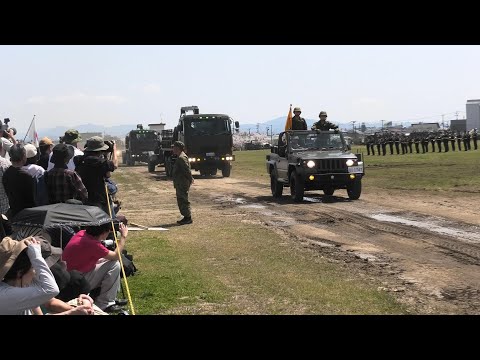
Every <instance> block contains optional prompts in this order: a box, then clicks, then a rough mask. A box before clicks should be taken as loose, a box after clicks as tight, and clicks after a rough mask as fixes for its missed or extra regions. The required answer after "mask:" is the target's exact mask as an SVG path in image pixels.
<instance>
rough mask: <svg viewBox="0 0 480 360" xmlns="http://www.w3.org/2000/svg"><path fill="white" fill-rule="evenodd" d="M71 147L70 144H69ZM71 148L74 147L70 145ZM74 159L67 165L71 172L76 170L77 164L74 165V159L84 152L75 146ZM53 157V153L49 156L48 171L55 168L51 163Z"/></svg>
mask: <svg viewBox="0 0 480 360" xmlns="http://www.w3.org/2000/svg"><path fill="white" fill-rule="evenodd" d="M67 145H69V144H67ZM69 146H73V145H69ZM73 150H74V151H73V157H72V158H71V159H70V161H69V162H68V164H67V167H68V169H69V170H75V164H74V163H73V158H74V157H75V156H77V155H83V151H82V150H80V149H78V148H77V147H75V146H73ZM52 155H53V151H52V152H51V153H50V155H49V156H48V168H47V171H49V170H51V169H53V166H54V164H53V163H52V162H51V161H50V159H51V158H52Z"/></svg>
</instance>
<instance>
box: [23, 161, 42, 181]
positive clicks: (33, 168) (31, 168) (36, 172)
mask: <svg viewBox="0 0 480 360" xmlns="http://www.w3.org/2000/svg"><path fill="white" fill-rule="evenodd" d="M22 169H23V170H25V171H26V172H27V173H28V174H29V175H30V176H31V177H36V178H39V177H40V176H42V175H43V173H44V172H45V169H44V168H43V167H41V166H38V165H35V164H28V165H24V166H22Z"/></svg>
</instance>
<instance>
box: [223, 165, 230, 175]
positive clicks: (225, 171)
mask: <svg viewBox="0 0 480 360" xmlns="http://www.w3.org/2000/svg"><path fill="white" fill-rule="evenodd" d="M231 170H232V165H231V164H229V163H226V164H225V165H224V166H223V168H222V176H223V177H230V171H231Z"/></svg>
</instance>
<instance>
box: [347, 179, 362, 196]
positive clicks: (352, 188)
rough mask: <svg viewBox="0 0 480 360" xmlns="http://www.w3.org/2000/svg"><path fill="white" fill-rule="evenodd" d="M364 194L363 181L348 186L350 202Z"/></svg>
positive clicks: (358, 180) (359, 180)
mask: <svg viewBox="0 0 480 360" xmlns="http://www.w3.org/2000/svg"><path fill="white" fill-rule="evenodd" d="M361 193H362V179H355V180H354V181H353V182H351V183H350V184H348V185H347V194H348V198H349V199H350V200H357V199H358V198H359V197H360V194H361Z"/></svg>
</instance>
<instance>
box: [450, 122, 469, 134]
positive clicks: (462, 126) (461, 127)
mask: <svg viewBox="0 0 480 360" xmlns="http://www.w3.org/2000/svg"><path fill="white" fill-rule="evenodd" d="M450 130H452V131H455V132H460V133H462V132H465V131H466V130H467V119H458V120H450ZM470 130H471V129H470Z"/></svg>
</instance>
